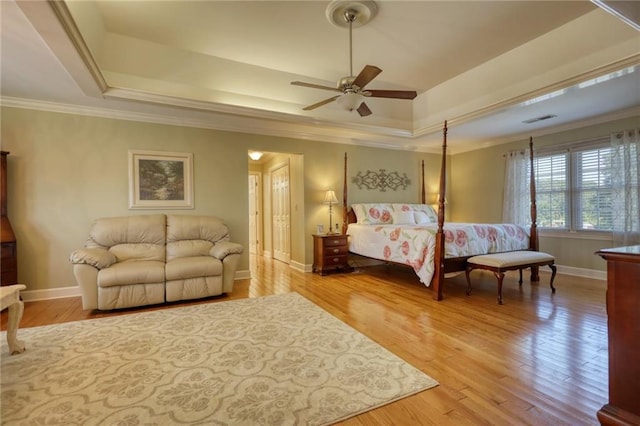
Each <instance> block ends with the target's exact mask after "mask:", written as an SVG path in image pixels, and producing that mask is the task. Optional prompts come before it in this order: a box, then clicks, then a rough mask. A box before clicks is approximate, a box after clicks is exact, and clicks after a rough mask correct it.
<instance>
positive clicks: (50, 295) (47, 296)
mask: <svg viewBox="0 0 640 426" xmlns="http://www.w3.org/2000/svg"><path fill="white" fill-rule="evenodd" d="M249 278H251V272H250V271H249V270H248V269H245V270H242V271H236V277H235V279H236V280H245V279H249ZM20 296H22V300H23V301H25V302H36V301H38V300H52V299H62V298H65V297H80V287H77V286H73V287H59V288H47V289H44V290H25V291H21V292H20Z"/></svg>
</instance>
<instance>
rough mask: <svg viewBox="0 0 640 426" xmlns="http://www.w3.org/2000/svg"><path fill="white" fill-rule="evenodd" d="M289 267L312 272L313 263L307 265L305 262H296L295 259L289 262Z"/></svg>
mask: <svg viewBox="0 0 640 426" xmlns="http://www.w3.org/2000/svg"><path fill="white" fill-rule="evenodd" d="M289 267H290V268H291V269H295V270H296V271H300V272H311V265H305V264H304V263H300V262H295V261H293V260H292V261H291V262H290V263H289Z"/></svg>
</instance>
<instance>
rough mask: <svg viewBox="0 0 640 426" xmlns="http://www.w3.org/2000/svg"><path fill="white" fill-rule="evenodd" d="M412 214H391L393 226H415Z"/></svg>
mask: <svg viewBox="0 0 640 426" xmlns="http://www.w3.org/2000/svg"><path fill="white" fill-rule="evenodd" d="M413 213H414V212H391V221H392V222H393V223H394V224H395V225H415V224H416V220H415V219H414V217H413Z"/></svg>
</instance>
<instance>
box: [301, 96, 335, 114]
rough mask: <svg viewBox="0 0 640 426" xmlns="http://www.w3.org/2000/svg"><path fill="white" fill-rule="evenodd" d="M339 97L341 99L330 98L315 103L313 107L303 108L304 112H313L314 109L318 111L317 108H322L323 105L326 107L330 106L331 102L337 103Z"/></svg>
mask: <svg viewBox="0 0 640 426" xmlns="http://www.w3.org/2000/svg"><path fill="white" fill-rule="evenodd" d="M339 97H340V95H336V96H333V97H331V98H329V99H325V100H324V101H320V102H318V103H315V104H313V105H309V106H306V107H304V108H302V110H303V111H311V110H312V109H316V108H318V107H321V106H322V105H326V104H328V103H329V102H333V101H335V100H336V99H338V98H339Z"/></svg>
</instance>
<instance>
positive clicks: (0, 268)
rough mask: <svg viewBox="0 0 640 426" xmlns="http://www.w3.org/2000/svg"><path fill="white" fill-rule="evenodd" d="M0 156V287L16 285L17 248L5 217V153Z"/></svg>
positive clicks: (14, 237) (9, 224) (6, 153)
mask: <svg viewBox="0 0 640 426" xmlns="http://www.w3.org/2000/svg"><path fill="white" fill-rule="evenodd" d="M0 154H2V160H1V168H2V170H1V171H0V211H1V213H2V218H1V220H2V223H0V243H1V244H2V255H1V256H0V285H13V284H17V283H18V247H17V243H16V236H15V235H14V233H13V228H12V227H11V223H10V222H9V217H8V216H7V212H8V210H7V155H9V153H8V152H7V151H0Z"/></svg>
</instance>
